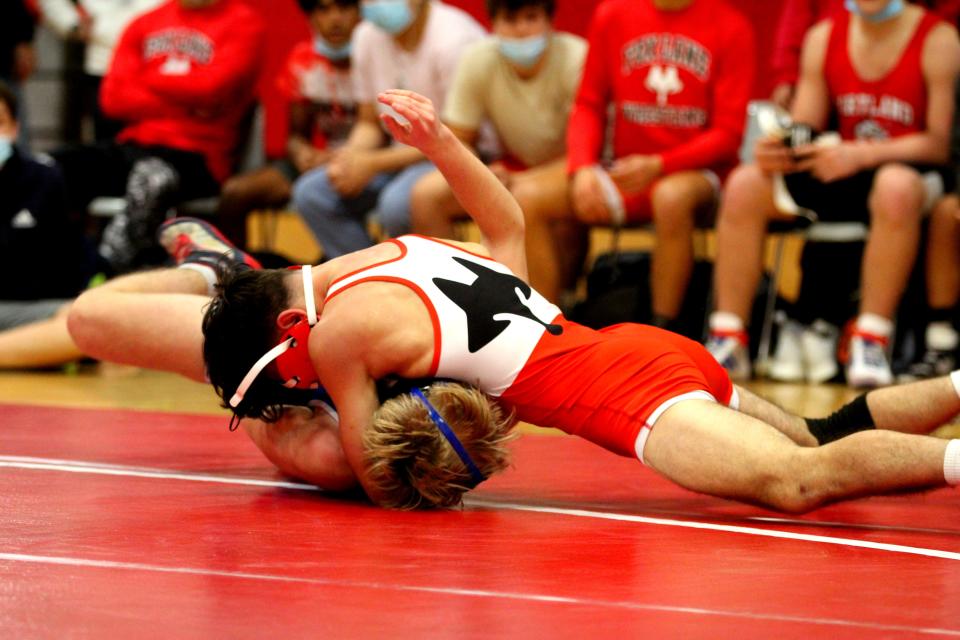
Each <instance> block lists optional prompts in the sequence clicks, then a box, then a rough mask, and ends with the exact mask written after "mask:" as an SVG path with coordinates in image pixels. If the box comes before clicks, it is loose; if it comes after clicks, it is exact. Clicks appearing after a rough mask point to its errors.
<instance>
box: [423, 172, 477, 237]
mask: <svg viewBox="0 0 960 640" xmlns="http://www.w3.org/2000/svg"><path fill="white" fill-rule="evenodd" d="M466 217H467V214H466V212H465V211H464V210H463V207H461V206H460V203H459V202H457V199H456V197H455V196H454V195H453V189H451V188H450V185H448V184H447V181H446V179H445V178H444V177H443V174H442V173H440V172H439V171H434V172H432V173H428V174H427V175H425V176H423V177H422V178H420V179H419V180H418V181H417V183H416V184H415V185H413V190H412V191H411V192H410V229H411V231H413V232H414V233H420V234H423V235H426V236H433V237H435V238H453V237H454V222H455V221H456V220H458V219H462V218H466Z"/></svg>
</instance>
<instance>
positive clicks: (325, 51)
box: [313, 36, 353, 62]
mask: <svg viewBox="0 0 960 640" xmlns="http://www.w3.org/2000/svg"><path fill="white" fill-rule="evenodd" d="M352 48H353V47H352V43H351V42H349V41H348V42H347V43H346V44H343V45H340V46H339V47H335V46H333V45H332V44H330V43H329V42H327V41H326V40H324V39H323V38H321V37H320V36H317V37H315V38H314V39H313V50H314V51H316V52H317V53H319V54H320V55H321V56H323V57H324V58H326V59H327V60H329V61H331V62H341V61H343V60H346V59H347V58H349V57H350V53H351V50H352Z"/></svg>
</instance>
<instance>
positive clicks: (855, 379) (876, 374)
mask: <svg viewBox="0 0 960 640" xmlns="http://www.w3.org/2000/svg"><path fill="white" fill-rule="evenodd" d="M847 384H848V385H849V386H851V387H859V388H872V387H884V386H887V385H889V384H893V372H892V371H891V370H890V362H889V361H888V360H887V343H886V341H885V340H881V339H878V338H875V337H873V336H867V335H863V334H858V333H855V334H853V337H852V338H850V363H849V364H848V365H847Z"/></svg>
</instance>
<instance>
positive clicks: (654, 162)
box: [609, 154, 663, 193]
mask: <svg viewBox="0 0 960 640" xmlns="http://www.w3.org/2000/svg"><path fill="white" fill-rule="evenodd" d="M609 173H610V179H611V180H613V182H614V184H616V185H617V188H619V189H620V191H623V192H624V193H637V192H639V191H644V190H646V189H647V188H648V187H649V186H650V184H651V183H652V182H653V181H654V180H656V179H657V178H659V177H660V174H661V173H663V158H661V157H660V156H658V155H643V154H634V155H630V156H625V157H623V158H617V159H616V160H615V161H614V162H613V165H612V166H611V167H610V171H609Z"/></svg>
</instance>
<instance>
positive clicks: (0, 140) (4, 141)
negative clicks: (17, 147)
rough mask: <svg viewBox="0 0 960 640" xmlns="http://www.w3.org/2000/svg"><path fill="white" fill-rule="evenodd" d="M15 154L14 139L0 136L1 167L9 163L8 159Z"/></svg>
mask: <svg viewBox="0 0 960 640" xmlns="http://www.w3.org/2000/svg"><path fill="white" fill-rule="evenodd" d="M12 155H13V140H12V139H11V138H8V137H6V136H0V167H3V166H4V165H5V164H7V160H9V159H10V156H12Z"/></svg>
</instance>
